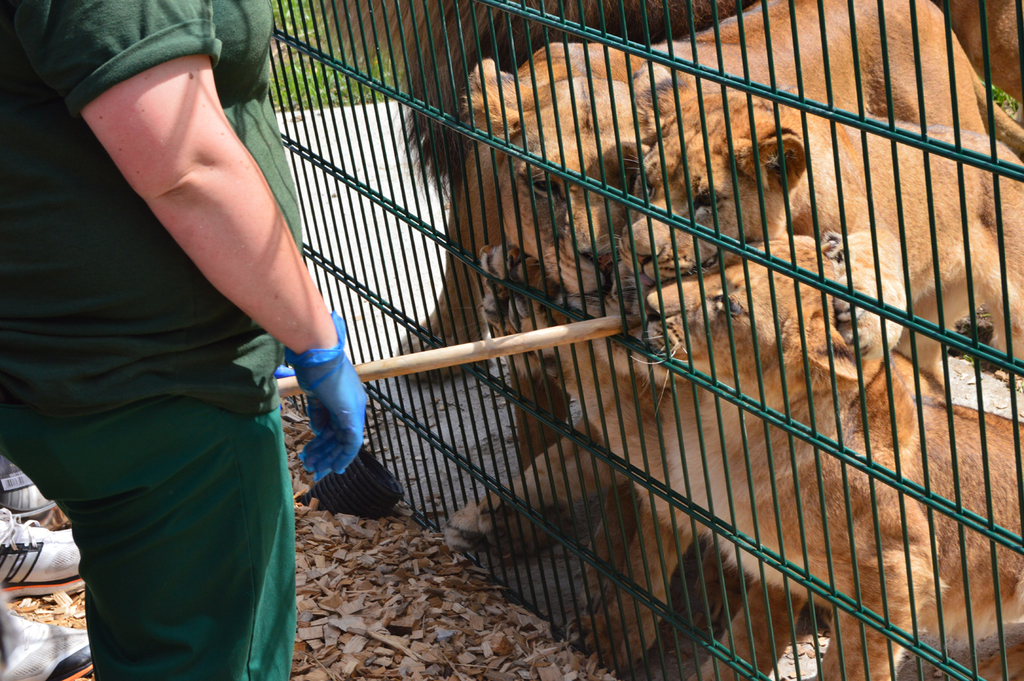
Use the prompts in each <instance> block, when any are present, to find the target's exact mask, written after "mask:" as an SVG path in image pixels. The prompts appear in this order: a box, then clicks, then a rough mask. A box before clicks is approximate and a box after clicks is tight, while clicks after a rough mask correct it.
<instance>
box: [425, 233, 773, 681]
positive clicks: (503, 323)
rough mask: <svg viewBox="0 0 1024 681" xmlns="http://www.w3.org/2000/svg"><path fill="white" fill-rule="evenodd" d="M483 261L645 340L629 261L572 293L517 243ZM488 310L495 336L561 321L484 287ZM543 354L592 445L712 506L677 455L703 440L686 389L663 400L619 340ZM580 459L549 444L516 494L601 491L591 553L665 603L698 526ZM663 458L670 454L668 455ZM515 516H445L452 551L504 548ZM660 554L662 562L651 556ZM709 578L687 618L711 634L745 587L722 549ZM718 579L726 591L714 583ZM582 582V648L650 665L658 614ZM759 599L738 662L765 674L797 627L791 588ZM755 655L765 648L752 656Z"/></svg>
mask: <svg viewBox="0 0 1024 681" xmlns="http://www.w3.org/2000/svg"><path fill="white" fill-rule="evenodd" d="M480 264H481V267H482V268H483V269H484V271H486V272H487V273H489V274H491V275H492V276H493V277H495V278H496V279H498V280H499V281H511V282H513V283H515V284H518V285H520V286H523V285H526V286H527V287H529V288H532V289H535V290H537V291H539V292H543V293H546V294H547V295H548V296H549V297H550V298H554V299H556V300H559V301H561V302H562V303H563V304H565V305H567V306H569V307H570V308H571V309H576V310H580V309H582V308H583V307H588V308H593V307H597V306H599V305H602V304H603V305H604V308H605V311H606V314H609V315H621V316H622V317H623V320H624V322H625V327H626V328H627V329H629V330H630V331H631V332H632V333H634V334H635V335H637V336H638V337H639V336H640V335H641V331H642V329H640V328H639V327H638V326H637V325H636V324H637V322H639V313H640V310H639V304H638V297H637V291H636V289H635V285H634V277H633V274H632V272H631V271H630V270H629V269H628V268H627V267H626V266H625V265H624V262H623V261H620V262H619V263H618V265H616V264H615V263H613V262H610V261H603V262H602V263H601V265H600V266H601V269H602V270H603V272H602V273H601V275H599V276H602V277H604V279H605V280H606V281H607V280H611V281H613V282H615V283H614V285H613V286H609V287H607V288H606V289H603V290H602V289H590V290H588V291H579V290H574V289H572V288H571V287H572V285H573V283H574V282H572V281H569V282H566V286H567V287H569V288H568V290H566V289H563V288H562V285H561V284H560V283H559V282H558V281H556V280H553V279H552V278H549V277H548V278H546V277H545V273H544V271H543V268H542V267H541V264H540V262H539V261H537V260H536V259H535V258H533V257H531V256H529V255H525V254H524V253H522V252H521V251H520V250H519V249H518V248H517V247H515V246H510V247H508V248H500V247H485V248H484V250H483V252H482V253H481V259H480ZM616 270H617V271H616ZM483 310H484V312H485V315H486V317H487V319H488V321H489V322H490V323H491V325H492V327H493V328H494V329H495V333H496V334H498V335H503V334H506V333H515V332H520V331H527V330H532V329H535V328H543V327H546V326H550V325H554V324H561V323H564V322H565V320H564V318H562V317H561V316H560V315H559V314H558V313H557V312H555V311H553V310H552V309H550V308H548V307H546V306H545V305H542V304H540V303H538V302H536V301H535V300H533V299H531V298H528V297H526V296H524V295H522V294H519V293H512V292H510V291H509V289H507V288H506V287H504V286H503V285H501V284H500V283H496V284H490V285H489V286H488V289H487V292H486V294H485V295H484V305H483ZM538 354H540V355H541V360H540V364H542V365H543V366H544V367H545V370H546V371H547V372H549V373H551V374H552V375H555V376H558V377H559V382H560V383H561V384H564V385H565V388H566V390H567V392H568V393H569V394H570V395H571V396H572V397H573V398H574V399H575V400H577V401H578V403H579V404H580V405H581V412H582V419H581V421H580V422H579V423H577V424H576V427H577V429H579V430H580V431H582V432H583V433H584V434H585V436H586V437H588V438H590V439H591V440H592V441H594V442H595V444H597V445H598V446H600V447H603V448H604V449H605V450H606V451H608V452H609V453H610V454H612V455H613V456H620V457H623V458H624V459H625V460H626V461H627V462H630V463H632V465H634V466H636V467H638V468H641V469H642V470H643V471H644V473H645V475H646V476H648V478H649V479H651V480H654V481H657V482H659V483H660V484H662V485H663V486H665V487H666V488H668V489H671V490H675V491H676V492H679V493H682V492H684V491H685V492H686V493H688V494H691V495H693V497H694V498H696V499H702V500H703V499H707V494H706V493H705V492H704V491H703V490H704V486H703V480H704V477H703V473H702V472H701V471H700V464H699V463H697V464H691V466H690V468H689V473H687V469H686V466H685V465H681V462H680V456H679V453H678V452H680V451H681V449H680V445H679V440H678V437H679V436H680V433H684V435H683V436H682V437H683V438H684V440H685V441H686V442H688V443H691V444H692V443H695V442H697V441H698V440H699V439H700V438H701V435H700V433H699V432H698V430H697V425H696V424H697V423H698V422H699V421H698V419H697V418H696V417H695V415H694V405H693V401H692V393H691V392H690V391H689V390H679V391H678V392H676V391H674V390H673V391H672V392H675V393H676V394H675V395H674V399H673V398H672V397H671V395H672V392H670V393H669V395H668V396H666V395H665V394H664V393H663V390H664V389H665V387H666V383H665V382H664V381H662V383H661V384H660V385H650V384H648V383H647V382H646V380H645V375H647V368H646V365H645V364H644V363H643V362H638V361H637V359H636V357H635V356H633V355H632V353H630V352H629V351H628V350H627V349H626V348H625V347H624V346H622V345H620V344H618V343H615V342H610V341H598V342H593V343H577V344H574V345H573V346H570V347H563V348H557V349H550V350H545V351H543V352H542V353H538ZM635 384H639V385H638V388H637V389H636V390H634V389H633V385H635ZM674 406H675V407H677V409H678V411H677V410H676V409H674V408H673V407H674ZM694 447H695V448H696V446H695V445H694ZM572 451H573V447H572V445H571V444H569V443H566V442H563V443H562V444H560V445H559V446H552V447H551V449H550V450H549V451H548V453H547V455H546V456H545V457H538V459H537V461H536V462H535V465H534V466H532V467H531V468H529V469H527V470H526V471H524V472H523V473H522V474H521V475H520V476H519V477H518V478H517V479H514V480H513V481H512V482H511V486H512V488H513V491H514V492H515V494H516V496H517V497H519V498H521V499H524V500H526V501H527V503H529V504H530V505H531V506H532V507H533V508H534V509H536V510H543V511H545V512H547V513H548V514H549V515H550V514H556V513H560V512H565V511H566V510H567V508H568V505H569V504H570V503H571V502H572V500H574V499H581V498H586V497H587V496H588V495H589V494H591V493H592V492H594V491H599V492H600V493H602V494H603V495H604V498H605V511H604V513H603V525H604V526H603V527H600V528H595V529H593V530H592V536H593V537H594V541H595V547H594V550H595V552H596V553H597V555H598V556H599V557H600V558H601V559H602V560H604V561H607V562H608V563H610V564H611V565H612V566H613V567H614V569H615V570H616V571H617V572H619V573H621V574H625V575H632V578H633V579H634V580H638V581H640V583H641V584H646V585H647V588H648V589H650V594H651V596H652V597H653V598H655V599H657V600H659V601H662V602H667V594H668V590H669V583H670V581H671V578H672V575H673V573H674V571H675V569H676V567H677V565H678V563H679V559H680V557H681V556H682V555H683V554H685V553H686V551H687V549H688V548H689V547H690V545H691V543H692V541H693V534H692V532H691V521H690V520H689V519H688V518H687V517H686V516H685V514H683V513H681V512H678V511H675V510H674V509H673V508H672V506H671V505H670V504H669V503H668V502H667V501H665V500H664V499H662V498H661V497H653V496H649V495H647V494H646V493H645V492H644V491H643V490H641V489H635V490H634V489H633V485H632V483H631V482H630V480H629V479H628V478H627V477H625V476H623V475H621V474H616V473H615V472H614V470H613V468H612V467H610V466H607V465H606V464H605V463H604V462H603V461H602V460H601V459H591V458H590V457H589V456H588V457H587V458H586V459H585V460H581V458H580V455H576V456H572V455H570V456H565V457H564V458H563V452H572ZM657 452H668V456H660V455H658V454H657ZM514 514H515V509H514V508H512V507H510V506H509V505H506V504H504V503H503V501H502V499H501V497H499V496H498V495H489V496H488V498H486V499H484V500H482V501H481V502H480V503H479V504H470V505H468V506H466V507H464V508H463V509H461V510H460V511H459V512H457V513H456V514H455V515H453V516H452V517H451V518H450V519H449V521H448V523H447V525H446V526H445V541H446V542H447V543H448V545H449V546H450V547H451V548H453V549H455V550H479V549H481V548H483V547H484V546H485V545H486V544H487V543H489V542H493V543H494V544H496V545H498V546H502V545H504V544H505V542H507V541H509V540H510V539H511V537H510V536H509V533H508V528H509V527H510V526H514V525H513V524H512V517H513V515H514ZM527 537H529V535H528V534H527ZM652 556H659V558H658V559H652ZM702 574H703V578H704V581H705V583H704V584H703V585H702V586H703V588H704V590H705V594H706V598H707V599H708V601H707V604H708V605H709V606H710V608H711V610H710V611H709V612H701V611H702V608H703V606H699V607H694V606H693V604H690V611H691V613H694V612H696V614H698V615H702V616H703V617H702V619H705V620H706V621H707V623H708V625H709V626H713V624H714V620H715V619H716V617H717V616H718V613H719V612H723V613H724V614H727V613H735V612H737V611H738V610H740V608H741V606H742V600H743V589H742V588H741V587H740V586H738V580H739V576H738V575H737V574H736V573H735V572H734V571H730V568H729V566H728V565H727V566H726V568H725V570H724V571H723V572H720V571H719V558H718V557H717V551H714V550H712V549H708V550H707V551H706V552H705V553H704V564H703V572H702ZM641 576H642V577H645V578H646V579H642V577H641ZM720 580H721V581H723V582H724V583H725V584H726V585H727V586H726V588H722V587H721V586H719V585H718V582H719V581H720ZM584 581H585V584H586V585H587V586H586V588H587V590H588V592H589V593H590V599H591V600H590V606H591V607H590V613H589V615H588V616H586V617H585V618H584V619H582V620H581V621H580V623H579V624H580V628H581V630H582V633H583V636H584V643H585V644H586V646H587V647H588V648H589V649H591V650H593V649H597V650H599V651H601V652H602V653H603V654H604V655H606V656H607V657H606V658H605V659H606V661H610V662H611V663H613V664H615V665H623V666H624V667H628V666H629V665H631V664H632V663H633V662H634V661H636V660H637V659H639V658H640V657H642V656H643V654H644V652H645V649H646V648H647V647H649V646H650V645H651V644H652V642H653V641H654V640H655V636H656V629H657V618H656V616H655V615H654V613H653V612H652V611H651V610H650V609H648V608H646V607H644V606H640V605H639V604H638V603H636V602H635V601H634V600H633V598H632V596H630V595H628V594H626V593H624V592H619V593H617V592H616V591H615V589H614V588H613V587H612V586H611V585H610V584H609V583H608V582H607V581H606V580H603V579H602V578H601V577H600V575H599V573H598V571H597V570H596V569H595V568H589V569H588V571H587V573H586V576H585V580H584ZM762 593H763V592H762V589H761V587H760V586H757V587H756V588H754V585H753V584H751V585H750V586H749V587H748V588H747V590H746V598H747V604H748V607H749V611H750V612H751V613H752V624H753V627H752V632H751V633H752V638H748V637H746V636H737V638H736V643H735V649H736V654H737V655H739V656H740V658H741V659H745V660H750V661H752V662H756V665H757V666H758V668H759V669H760V671H762V672H764V673H769V672H770V671H771V669H772V664H773V662H774V659H773V658H772V657H771V655H769V654H768V653H767V652H766V651H769V650H771V646H772V642H773V640H778V641H780V642H781V641H783V639H784V638H785V636H786V632H788V631H789V625H790V623H789V620H788V619H786V617H785V614H784V613H785V602H784V598H783V592H782V591H781V590H779V589H776V588H774V587H769V589H768V596H769V598H770V599H771V600H770V602H769V603H766V602H765V601H764V599H763V597H762ZM723 595H724V598H723ZM676 607H679V606H678V604H677V606H676ZM768 610H771V611H772V612H774V613H775V617H774V618H773V619H772V622H773V624H774V631H773V630H771V629H768V628H767V627H766V626H765V622H766V621H767V617H766V615H765V613H766V611H768ZM727 616H728V617H731V615H727ZM780 645H781V644H780ZM779 650H781V647H780V648H779ZM752 651H759V653H758V656H757V657H756V658H755V657H754V655H753V652H752Z"/></svg>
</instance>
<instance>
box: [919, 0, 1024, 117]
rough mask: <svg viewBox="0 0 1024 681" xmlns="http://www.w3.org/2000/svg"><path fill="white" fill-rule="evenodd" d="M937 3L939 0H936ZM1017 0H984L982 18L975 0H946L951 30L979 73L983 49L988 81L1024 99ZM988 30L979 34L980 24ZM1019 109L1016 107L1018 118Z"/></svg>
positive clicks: (983, 67) (978, 4) (1022, 100)
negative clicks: (989, 77) (986, 60)
mask: <svg viewBox="0 0 1024 681" xmlns="http://www.w3.org/2000/svg"><path fill="white" fill-rule="evenodd" d="M936 2H938V3H939V5H940V6H941V2H940V1H939V0H936ZM1020 7H1021V5H1020V1H1019V0H987V2H985V21H982V19H981V3H979V2H978V0H949V17H950V22H951V23H952V25H953V32H954V33H956V37H957V39H958V40H959V41H960V44H961V45H963V48H964V52H966V53H967V56H968V57H970V59H971V64H972V65H973V66H974V68H975V70H976V71H977V72H978V74H979V75H983V74H984V73H985V56H986V54H985V49H986V45H987V46H988V66H989V73H990V74H991V78H992V82H993V83H994V84H995V85H996V86H997V87H999V89H1001V90H1002V91H1003V92H1005V93H1006V94H1008V95H1010V96H1011V97H1013V98H1014V99H1016V100H1017V101H1018V102H1024V91H1022V88H1021V73H1020V69H1021V66H1020V45H1019V44H1018V42H1017V36H1018V33H1017V22H1018V21H1019V20H1020V19H1018V16H1017V14H1018V12H1020ZM983 25H984V26H985V27H986V28H987V29H988V30H987V31H986V32H985V34H984V35H982V31H981V27H982V26H983ZM1021 113H1022V109H1018V110H1017V116H1018V120H1020V115H1021Z"/></svg>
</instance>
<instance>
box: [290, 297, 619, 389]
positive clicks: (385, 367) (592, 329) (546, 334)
mask: <svg viewBox="0 0 1024 681" xmlns="http://www.w3.org/2000/svg"><path fill="white" fill-rule="evenodd" d="M621 330H622V319H621V318H619V317H598V318H597V319H587V320H584V321H582V322H573V323H571V324H561V325H559V326H551V327H548V328H546V329H537V330H536V331H526V332H524V333H515V334H512V335H511V336H501V337H500V338H488V339H487V340H481V341H474V342H472V343H463V344H462V345H453V346H451V347H448V348H437V349H435V350H423V351H421V352H414V353H412V354H409V355H399V356H398V357H390V358H388V359H378V360H376V361H374V362H365V363H363V364H358V365H356V373H357V374H359V378H360V380H362V381H363V383H366V382H368V381H379V380H380V379H382V378H392V377H394V376H405V375H406V374H415V373H419V372H421V371H430V370H432V369H444V368H446V367H451V366H455V365H457V364H469V363H471V362H482V361H483V360H485V359H491V358H492V357H504V356H506V355H518V354H521V353H524V352H533V351H534V350H543V349H545V348H553V347H555V346H558V345H569V344H571V343H582V342H583V341H588V340H595V339H598V338H607V337H608V336H614V335H615V334H617V333H619V332H620V331H621ZM277 389H278V393H280V395H281V397H292V396H293V395H301V394H302V390H301V389H300V388H299V383H298V381H297V380H295V377H294V376H289V377H287V378H280V379H278V381H277Z"/></svg>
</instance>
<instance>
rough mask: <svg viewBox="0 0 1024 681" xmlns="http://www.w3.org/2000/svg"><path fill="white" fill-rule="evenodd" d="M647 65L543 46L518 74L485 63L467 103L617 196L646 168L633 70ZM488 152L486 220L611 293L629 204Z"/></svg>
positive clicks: (577, 48) (482, 119) (521, 159)
mask: <svg viewBox="0 0 1024 681" xmlns="http://www.w3.org/2000/svg"><path fill="white" fill-rule="evenodd" d="M639 64H640V61H639V60H637V59H635V58H633V60H632V63H631V62H630V59H629V58H628V57H626V56H625V55H624V54H622V53H616V52H614V51H609V52H608V53H605V51H604V49H603V48H600V49H599V46H594V47H590V48H587V47H584V46H582V45H570V46H568V47H566V46H553V47H552V48H551V50H550V53H548V52H547V51H546V50H541V51H539V52H538V53H537V54H536V55H535V58H534V59H533V60H531V62H530V63H528V64H527V65H526V66H524V67H523V68H522V69H520V72H519V74H518V75H513V74H510V73H503V72H501V71H500V70H499V69H498V67H497V65H496V64H495V62H494V61H491V60H485V61H484V62H483V63H482V64H481V65H480V67H479V68H478V69H477V70H476V71H475V72H474V73H473V74H472V76H471V78H470V88H469V95H468V97H467V101H466V106H467V109H468V110H470V111H471V112H472V114H473V120H474V124H475V126H476V127H477V129H478V130H480V131H488V132H490V133H491V134H493V135H495V136H497V137H500V138H504V139H506V140H507V141H508V142H509V144H511V145H512V146H513V147H516V148H519V149H524V150H526V152H527V153H528V154H531V155H536V156H537V157H541V158H543V159H546V160H547V161H548V162H549V163H551V164H553V165H555V166H560V167H561V168H562V169H564V170H565V171H566V172H567V173H568V174H570V175H577V176H585V177H587V178H590V179H591V180H593V181H595V182H598V183H601V184H604V185H605V186H606V187H607V188H608V192H607V193H608V194H611V195H614V194H616V193H624V192H625V191H626V190H627V189H628V187H629V186H630V185H632V184H633V183H634V181H635V180H634V178H635V175H636V173H637V172H638V162H637V159H638V148H639V145H638V143H637V138H636V132H635V131H636V129H637V128H636V124H635V118H634V107H633V99H632V96H631V92H630V79H631V75H630V67H631V66H637V67H638V66H639ZM480 150H481V151H480V152H479V154H478V156H479V158H478V159H477V161H476V163H477V164H478V166H479V168H480V169H481V172H482V173H483V175H482V176H483V177H484V178H485V183H486V184H489V185H493V196H494V202H493V203H494V204H495V205H494V208H495V210H494V211H493V212H492V211H491V210H488V211H487V215H486V219H487V220H488V221H494V220H496V221H500V223H501V232H502V235H503V237H504V239H505V241H506V242H507V243H509V244H511V245H514V246H518V247H519V248H521V249H522V250H523V251H524V253H526V254H527V255H530V256H532V257H535V258H537V259H538V260H539V261H540V263H541V267H543V268H544V270H545V271H544V276H545V277H546V278H549V279H555V280H560V286H561V288H563V289H570V290H575V291H577V292H589V291H601V290H602V289H603V290H604V291H605V292H607V290H608V289H609V287H610V285H611V282H609V281H608V280H607V279H606V278H602V274H601V272H602V267H601V262H602V261H606V260H607V258H608V257H609V256H610V254H611V251H612V250H613V248H614V247H615V243H616V242H615V238H614V237H615V236H617V234H616V231H617V232H618V233H621V231H623V229H624V228H625V226H626V225H627V224H628V219H629V218H628V215H627V212H626V210H625V208H624V207H623V206H622V205H621V203H619V202H617V201H615V200H613V199H609V198H607V197H606V196H605V195H603V194H602V192H599V191H591V190H589V189H588V188H585V187H584V186H583V185H581V184H580V183H578V182H575V181H573V180H571V179H570V180H567V179H565V178H563V177H560V176H558V175H555V174H550V173H547V172H545V171H544V170H543V169H542V168H540V167H538V166H537V165H536V164H535V163H534V162H531V161H529V160H528V159H527V158H526V155H525V154H519V153H516V152H512V153H504V152H493V153H492V152H491V151H490V150H486V153H485V151H484V147H482V146H481V147H480ZM484 156H487V157H489V158H484ZM488 191H489V192H490V191H491V190H490V189H489V190H488ZM588 312H589V313H590V314H599V313H598V311H596V310H588Z"/></svg>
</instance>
